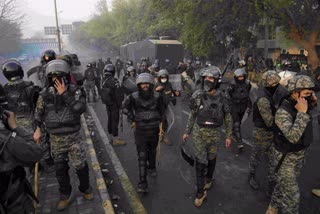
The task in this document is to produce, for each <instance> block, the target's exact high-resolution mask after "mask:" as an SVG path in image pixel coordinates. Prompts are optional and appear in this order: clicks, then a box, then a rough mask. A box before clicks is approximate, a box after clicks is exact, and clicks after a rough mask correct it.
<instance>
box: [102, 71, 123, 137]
mask: <svg viewBox="0 0 320 214" xmlns="http://www.w3.org/2000/svg"><path fill="white" fill-rule="evenodd" d="M101 99H102V103H104V104H106V108H107V113H108V132H109V134H112V135H113V136H114V137H117V136H118V125H119V114H120V109H121V105H122V101H123V93H122V89H121V87H120V83H119V81H118V80H117V79H116V78H114V77H113V76H112V75H107V76H106V79H105V80H104V82H103V85H102V90H101Z"/></svg>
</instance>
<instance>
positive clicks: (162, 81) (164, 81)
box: [160, 78, 168, 83]
mask: <svg viewBox="0 0 320 214" xmlns="http://www.w3.org/2000/svg"><path fill="white" fill-rule="evenodd" d="M167 81H168V79H167V78H161V79H160V82H161V83H166V82H167Z"/></svg>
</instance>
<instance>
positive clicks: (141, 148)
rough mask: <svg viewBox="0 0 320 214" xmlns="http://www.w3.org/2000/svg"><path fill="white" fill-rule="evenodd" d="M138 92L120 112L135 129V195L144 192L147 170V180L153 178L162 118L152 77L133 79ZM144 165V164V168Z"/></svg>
mask: <svg viewBox="0 0 320 214" xmlns="http://www.w3.org/2000/svg"><path fill="white" fill-rule="evenodd" d="M136 83H137V86H138V89H139V91H137V92H134V93H132V94H130V95H129V96H127V97H126V99H125V101H124V103H123V108H124V110H125V114H127V117H128V120H130V121H131V122H132V126H131V127H132V128H135V132H134V134H135V135H134V136H135V143H136V146H137V152H138V163H139V183H138V192H141V193H146V192H148V182H147V166H148V171H149V172H150V174H151V176H156V175H157V171H156V151H157V146H158V140H159V131H160V130H159V126H160V122H161V121H162V118H163V116H164V111H165V105H164V102H163V99H162V97H161V96H160V94H159V93H158V92H154V91H153V86H154V83H153V76H152V75H151V74H148V73H142V74H139V75H138V77H137V81H136ZM147 163H148V164H147Z"/></svg>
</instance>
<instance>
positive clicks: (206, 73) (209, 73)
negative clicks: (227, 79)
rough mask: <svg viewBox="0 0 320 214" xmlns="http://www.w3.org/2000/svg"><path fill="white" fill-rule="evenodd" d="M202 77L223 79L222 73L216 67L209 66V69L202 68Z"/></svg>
mask: <svg viewBox="0 0 320 214" xmlns="http://www.w3.org/2000/svg"><path fill="white" fill-rule="evenodd" d="M200 76H202V77H213V78H215V79H219V78H221V71H220V69H219V68H218V67H216V66H208V67H205V68H202V69H201V70H200Z"/></svg>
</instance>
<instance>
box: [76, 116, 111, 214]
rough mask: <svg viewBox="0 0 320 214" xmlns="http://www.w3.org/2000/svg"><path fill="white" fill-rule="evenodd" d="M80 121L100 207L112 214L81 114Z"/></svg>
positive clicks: (105, 187)
mask: <svg viewBox="0 0 320 214" xmlns="http://www.w3.org/2000/svg"><path fill="white" fill-rule="evenodd" d="M81 123H82V128H83V129H84V133H85V136H86V143H87V154H89V156H90V159H91V165H92V169H93V172H94V176H95V178H96V183H97V188H98V192H99V195H100V198H101V201H102V208H103V210H104V213H106V214H114V213H115V212H114V209H113V206H112V203H111V200H110V196H109V194H108V190H107V186H106V184H105V182H104V178H103V176H102V173H101V168H100V165H99V162H98V159H97V154H96V151H95V149H94V147H93V143H92V140H91V137H90V133H89V130H88V126H87V123H86V120H85V118H84V116H83V115H81Z"/></svg>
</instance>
